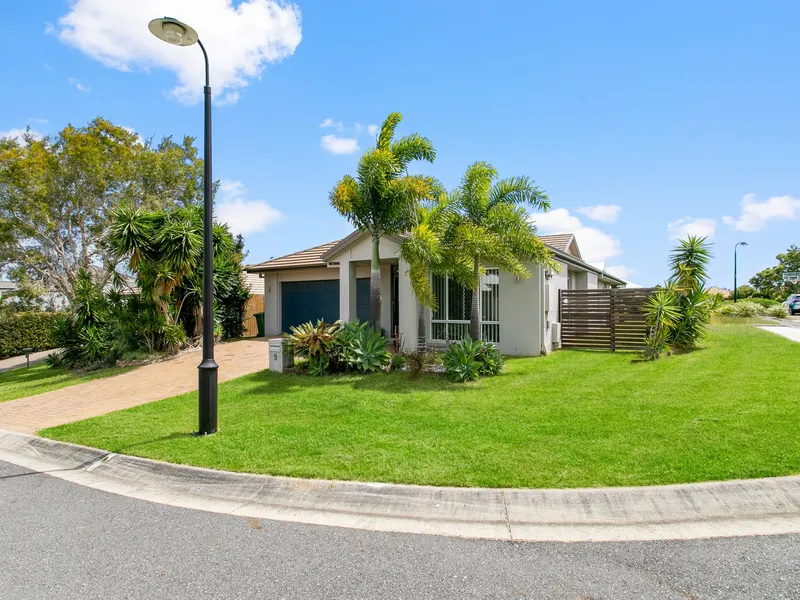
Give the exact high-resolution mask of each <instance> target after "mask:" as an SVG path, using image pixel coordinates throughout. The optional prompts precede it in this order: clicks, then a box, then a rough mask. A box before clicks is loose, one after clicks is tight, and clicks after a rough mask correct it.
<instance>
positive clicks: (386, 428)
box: [43, 325, 800, 487]
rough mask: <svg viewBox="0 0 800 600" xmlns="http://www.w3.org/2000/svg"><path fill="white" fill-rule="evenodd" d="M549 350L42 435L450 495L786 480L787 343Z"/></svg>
mask: <svg viewBox="0 0 800 600" xmlns="http://www.w3.org/2000/svg"><path fill="white" fill-rule="evenodd" d="M631 359H632V355H631V354H612V353H602V352H580V351H559V352H556V353H554V354H552V355H550V356H548V357H546V358H534V359H511V360H509V361H508V367H507V369H506V371H505V372H504V373H503V374H501V375H500V376H498V377H494V378H489V379H483V380H480V381H478V382H475V383H471V384H467V385H459V384H454V383H449V382H448V381H446V380H445V379H444V378H442V377H440V376H434V375H429V376H426V377H424V378H422V379H419V380H416V381H411V380H409V379H408V376H407V375H406V374H404V373H393V374H391V375H372V376H339V377H327V378H322V379H315V378H311V377H303V376H294V375H275V374H271V373H269V372H261V373H257V374H254V375H250V376H247V377H242V378H240V379H237V380H235V381H231V382H229V383H226V384H223V385H221V386H220V390H219V415H220V426H221V430H220V431H219V432H218V433H217V434H216V435H213V436H209V437H205V438H198V437H194V436H192V435H190V432H191V431H192V430H193V429H194V427H195V426H196V425H195V423H196V421H195V420H196V403H197V396H196V394H194V393H192V394H186V395H183V396H178V397H175V398H170V399H168V400H163V401H160V402H156V403H152V404H146V405H143V406H139V407H137V408H133V409H130V410H124V411H120V412H116V413H112V414H109V415H105V416H102V417H97V418H94V419H90V420H87V421H82V422H78V423H73V424H69V425H64V426H61V427H57V428H53V429H49V430H46V431H44V432H43V435H45V436H47V437H50V438H54V439H59V440H66V441H70V442H76V443H78V444H85V445H89V446H96V447H100V448H105V449H107V450H109V451H112V452H119V453H127V454H134V455H138V456H144V457H148V458H154V459H158V460H166V461H170V462H179V463H186V464H190V465H198V466H203V467H211V468H217V469H227V470H233V471H251V472H256V473H271V474H277V475H291V476H301V477H317V478H335V479H355V480H369V481H387V482H403V483H419V484H433V485H452V486H492V487H494V486H508V487H593V486H604V485H650V484H664V483H678V482H691V481H706V480H723V479H733V478H749V477H763V476H776V475H789V474H796V473H798V472H800V435H798V434H797V430H798V425H800V375H798V370H797V365H798V364H800V344H797V343H793V342H791V341H789V340H786V339H784V338H782V337H779V336H777V335H774V334H771V333H767V332H764V331H761V330H758V329H755V328H754V327H752V326H750V325H715V326H713V327H712V328H711V330H710V332H709V335H708V337H707V340H706V342H705V343H704V347H703V348H702V349H700V350H697V351H695V352H692V353H690V354H684V355H680V356H672V357H667V358H664V359H662V360H660V361H658V362H654V363H636V362H632V360H631Z"/></svg>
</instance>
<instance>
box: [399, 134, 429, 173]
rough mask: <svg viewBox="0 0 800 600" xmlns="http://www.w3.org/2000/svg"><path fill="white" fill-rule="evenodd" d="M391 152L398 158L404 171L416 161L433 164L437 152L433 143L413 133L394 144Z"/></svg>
mask: <svg viewBox="0 0 800 600" xmlns="http://www.w3.org/2000/svg"><path fill="white" fill-rule="evenodd" d="M390 148H391V152H392V154H394V155H395V156H396V157H397V160H398V161H399V162H400V166H401V168H402V170H403V171H405V170H406V169H407V168H408V165H409V164H410V163H411V162H413V161H415V160H425V161H427V162H433V161H434V159H435V158H436V150H435V149H434V147H433V144H432V143H431V141H430V140H429V139H428V138H426V137H424V136H421V135H420V134H418V133H412V134H410V135H407V136H405V137H403V138H400V139H399V140H397V141H395V142H392V144H391V147H390Z"/></svg>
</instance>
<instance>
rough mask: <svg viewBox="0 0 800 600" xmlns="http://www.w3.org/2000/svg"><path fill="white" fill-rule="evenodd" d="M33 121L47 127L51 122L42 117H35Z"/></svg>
mask: <svg viewBox="0 0 800 600" xmlns="http://www.w3.org/2000/svg"><path fill="white" fill-rule="evenodd" d="M31 121H36V122H37V123H42V124H43V125H47V124H48V123H49V122H50V121H48V120H47V119H43V118H41V117H33V118H32V119H31Z"/></svg>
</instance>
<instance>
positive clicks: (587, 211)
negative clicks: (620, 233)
mask: <svg viewBox="0 0 800 600" xmlns="http://www.w3.org/2000/svg"><path fill="white" fill-rule="evenodd" d="M621 210H622V207H621V206H619V205H618V204H597V205H595V206H582V207H581V208H579V209H578V212H579V213H581V214H582V215H586V216H587V217H589V218H590V219H593V220H595V221H602V222H603V223H616V221H617V217H618V216H619V213H620V211H621Z"/></svg>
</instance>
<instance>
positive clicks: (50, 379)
mask: <svg viewBox="0 0 800 600" xmlns="http://www.w3.org/2000/svg"><path fill="white" fill-rule="evenodd" d="M127 370H129V369H127V368H112V369H102V370H100V371H92V372H89V373H85V372H84V373H80V372H73V371H69V370H68V369H51V368H50V367H48V366H47V365H43V364H39V365H34V366H32V367H30V368H27V367H20V368H18V369H12V370H10V371H5V372H3V373H0V402H5V401H7V400H14V399H16V398H24V397H25V396H34V395H36V394H43V393H44V392H50V391H52V390H57V389H59V388H63V387H67V386H70V385H75V384H77V383H84V382H85V381H91V380H92V379H99V378H101V377H109V376H111V375H117V374H118V373H123V372H124V371H127Z"/></svg>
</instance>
